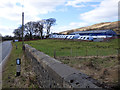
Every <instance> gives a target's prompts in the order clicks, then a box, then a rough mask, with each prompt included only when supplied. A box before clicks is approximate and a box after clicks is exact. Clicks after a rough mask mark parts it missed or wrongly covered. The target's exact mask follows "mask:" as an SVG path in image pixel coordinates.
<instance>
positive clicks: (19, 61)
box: [16, 58, 21, 76]
mask: <svg viewBox="0 0 120 90" xmlns="http://www.w3.org/2000/svg"><path fill="white" fill-rule="evenodd" d="M16 66H17V68H16V71H17V72H16V76H20V71H21V59H20V58H17V59H16Z"/></svg>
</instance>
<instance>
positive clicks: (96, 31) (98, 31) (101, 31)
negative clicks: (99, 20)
mask: <svg viewBox="0 0 120 90" xmlns="http://www.w3.org/2000/svg"><path fill="white" fill-rule="evenodd" d="M106 32H109V33H110V32H111V33H115V32H114V31H113V30H91V31H77V32H73V33H71V34H79V33H106Z"/></svg>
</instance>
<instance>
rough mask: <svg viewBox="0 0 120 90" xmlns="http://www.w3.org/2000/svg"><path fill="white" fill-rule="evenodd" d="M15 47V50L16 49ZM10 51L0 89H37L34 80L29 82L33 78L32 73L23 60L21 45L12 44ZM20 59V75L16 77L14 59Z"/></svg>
mask: <svg viewBox="0 0 120 90" xmlns="http://www.w3.org/2000/svg"><path fill="white" fill-rule="evenodd" d="M16 45H17V49H16ZM12 46H13V48H12V51H11V54H10V56H9V59H8V61H7V62H6V64H5V68H4V69H3V73H2V80H3V81H2V84H3V85H2V86H3V87H2V88H3V89H4V88H35V87H38V86H37V84H36V83H35V80H36V79H34V80H32V81H31V80H30V77H32V78H33V77H34V73H33V72H31V71H30V70H32V67H31V66H30V64H29V63H30V62H29V60H27V58H25V56H24V52H23V51H22V43H21V42H16V43H12ZM17 58H21V75H20V76H19V77H16V59H17Z"/></svg>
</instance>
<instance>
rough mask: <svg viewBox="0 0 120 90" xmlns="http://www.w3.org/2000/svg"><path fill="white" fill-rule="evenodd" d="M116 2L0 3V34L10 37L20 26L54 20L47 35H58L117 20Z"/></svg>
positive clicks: (24, 0) (43, 0)
mask: <svg viewBox="0 0 120 90" xmlns="http://www.w3.org/2000/svg"><path fill="white" fill-rule="evenodd" d="M119 1H120V0H0V33H1V34H2V36H5V35H12V36H13V35H14V34H13V31H14V29H16V28H18V27H19V26H20V25H21V24H22V12H24V13H25V14H24V15H25V23H27V22H29V21H39V20H41V19H48V18H55V19H56V25H54V26H52V27H51V32H52V33H54V32H61V31H66V30H71V29H76V28H80V27H85V26H90V25H93V24H96V23H101V22H114V21H118V2H119Z"/></svg>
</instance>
